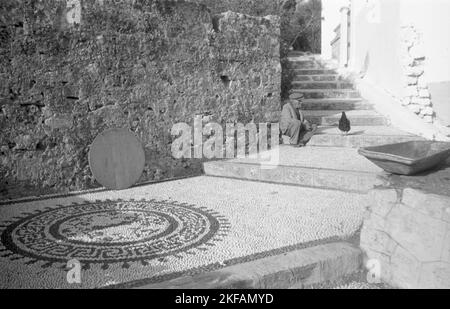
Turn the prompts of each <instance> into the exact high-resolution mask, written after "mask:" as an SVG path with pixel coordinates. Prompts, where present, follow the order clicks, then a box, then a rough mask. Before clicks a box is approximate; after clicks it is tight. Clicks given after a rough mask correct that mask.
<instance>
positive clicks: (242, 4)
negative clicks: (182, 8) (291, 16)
mask: <svg viewBox="0 0 450 309" xmlns="http://www.w3.org/2000/svg"><path fill="white" fill-rule="evenodd" d="M189 1H192V2H196V3H201V4H204V5H206V6H208V8H210V10H211V12H212V13H213V14H220V13H224V12H227V11H233V12H236V13H241V14H246V15H252V16H267V15H279V13H280V6H281V1H278V0H189Z"/></svg>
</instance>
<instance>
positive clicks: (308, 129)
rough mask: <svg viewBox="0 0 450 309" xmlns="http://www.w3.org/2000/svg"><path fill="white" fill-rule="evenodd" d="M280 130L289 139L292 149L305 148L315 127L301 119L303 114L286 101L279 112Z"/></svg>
mask: <svg viewBox="0 0 450 309" xmlns="http://www.w3.org/2000/svg"><path fill="white" fill-rule="evenodd" d="M280 130H281V133H282V134H283V135H287V136H289V137H290V144H291V145H293V146H294V147H302V146H305V145H306V143H307V142H308V141H309V140H310V139H311V137H312V136H313V135H314V133H315V132H316V130H317V125H315V124H313V125H311V124H310V123H309V122H308V121H307V120H305V119H304V118H303V114H302V113H301V112H300V111H299V110H298V109H297V108H295V107H294V106H293V105H292V102H291V101H288V102H287V103H286V104H284V106H283V110H282V112H281V121H280Z"/></svg>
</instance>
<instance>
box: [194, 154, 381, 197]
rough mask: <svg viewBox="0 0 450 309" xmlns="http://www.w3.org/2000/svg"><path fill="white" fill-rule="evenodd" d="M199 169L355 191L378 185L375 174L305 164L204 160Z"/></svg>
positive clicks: (366, 189)
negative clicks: (266, 166) (274, 165)
mask: <svg viewBox="0 0 450 309" xmlns="http://www.w3.org/2000/svg"><path fill="white" fill-rule="evenodd" d="M203 168H204V170H205V174H206V175H207V176H214V177H225V178H233V179H241V180H250V181H261V182H268V183H277V184H283V185H296V186H302V187H310V188H320V189H335V190H342V191H346V192H355V193H365V192H367V191H368V190H370V189H372V188H373V187H374V186H375V185H379V184H381V181H380V180H379V179H378V176H377V175H378V174H376V173H370V172H357V171H346V170H332V169H321V168H314V167H305V166H283V165H280V166H278V167H277V168H275V169H261V165H259V164H252V163H240V162H230V161H212V162H205V163H204V164H203Z"/></svg>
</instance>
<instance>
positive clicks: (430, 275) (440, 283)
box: [419, 262, 450, 289]
mask: <svg viewBox="0 0 450 309" xmlns="http://www.w3.org/2000/svg"><path fill="white" fill-rule="evenodd" d="M419 287H420V288H423V289H450V262H447V263H444V262H435V263H424V264H423V265H422V269H421V276H420V280H419Z"/></svg>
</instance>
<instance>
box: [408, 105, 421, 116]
mask: <svg viewBox="0 0 450 309" xmlns="http://www.w3.org/2000/svg"><path fill="white" fill-rule="evenodd" d="M408 108H409V109H410V110H411V111H412V112H413V113H416V114H418V113H420V110H421V108H420V105H419V104H409V105H408Z"/></svg>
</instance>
